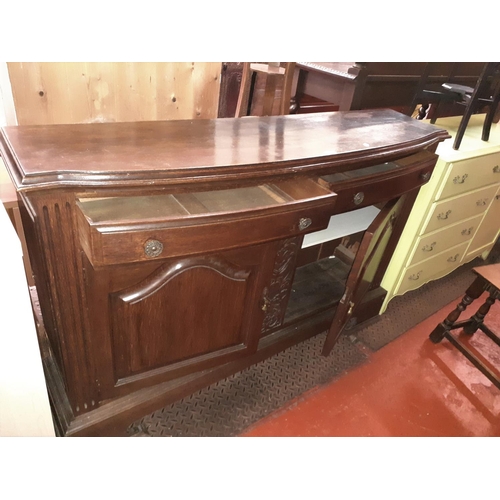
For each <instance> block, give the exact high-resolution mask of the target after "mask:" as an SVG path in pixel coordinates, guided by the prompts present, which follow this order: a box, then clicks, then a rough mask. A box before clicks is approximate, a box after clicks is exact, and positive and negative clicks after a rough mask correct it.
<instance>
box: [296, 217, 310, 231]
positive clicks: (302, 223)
mask: <svg viewBox="0 0 500 500" xmlns="http://www.w3.org/2000/svg"><path fill="white" fill-rule="evenodd" d="M311 224H312V220H311V219H310V218H309V217H303V218H302V219H300V220H299V230H300V231H304V229H307V228H308V227H309V226H310V225H311Z"/></svg>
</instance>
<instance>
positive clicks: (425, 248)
mask: <svg viewBox="0 0 500 500" xmlns="http://www.w3.org/2000/svg"><path fill="white" fill-rule="evenodd" d="M435 246H436V242H435V241H433V242H432V243H431V244H430V245H425V246H423V247H422V251H423V252H432V251H433V250H434V247H435Z"/></svg>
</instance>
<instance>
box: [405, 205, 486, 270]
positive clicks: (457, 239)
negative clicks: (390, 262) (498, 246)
mask: <svg viewBox="0 0 500 500" xmlns="http://www.w3.org/2000/svg"><path fill="white" fill-rule="evenodd" d="M482 218H483V215H482V214H480V215H477V216H476V217H474V218H472V219H467V220H464V221H462V222H459V223H458V224H454V225H452V226H448V227H446V228H444V229H442V230H439V231H434V232H432V233H430V234H427V235H426V236H422V237H420V238H419V239H418V240H417V244H416V245H415V249H414V252H413V256H412V257H411V261H410V263H409V264H408V266H412V265H413V264H416V263H417V262H421V261H423V260H425V259H429V258H430V257H433V256H434V255H437V254H439V253H441V252H443V251H445V250H446V249H447V248H451V247H453V246H455V245H458V244H460V243H464V242H466V241H470V240H471V238H473V236H474V234H475V232H476V230H477V228H478V227H479V225H480V224H481V220H482Z"/></svg>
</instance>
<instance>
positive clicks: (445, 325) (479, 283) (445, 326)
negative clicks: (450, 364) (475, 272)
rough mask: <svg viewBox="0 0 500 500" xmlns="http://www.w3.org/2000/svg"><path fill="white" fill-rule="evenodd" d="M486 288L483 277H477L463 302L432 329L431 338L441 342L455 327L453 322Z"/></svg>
mask: <svg viewBox="0 0 500 500" xmlns="http://www.w3.org/2000/svg"><path fill="white" fill-rule="evenodd" d="M483 290H484V281H483V279H482V278H481V277H477V278H476V279H475V280H474V282H473V283H472V285H471V286H470V287H469V288H467V290H466V292H465V295H464V297H463V299H462V300H461V302H460V303H459V304H458V305H457V307H455V309H454V310H453V311H451V313H450V314H448V316H447V317H446V319H445V320H444V321H443V322H442V323H439V324H438V325H437V326H436V328H434V330H432V332H431V334H430V335H429V338H430V339H431V340H432V342H434V343H435V344H437V343H439V342H441V340H443V338H444V336H445V334H446V333H447V332H449V331H450V330H451V328H452V327H453V324H454V323H455V321H457V319H458V318H459V317H460V315H461V314H462V312H463V311H465V309H467V306H469V305H470V304H471V303H472V302H473V301H474V300H476V299H477V298H478V297H479V296H480V295H481V294H482V293H483Z"/></svg>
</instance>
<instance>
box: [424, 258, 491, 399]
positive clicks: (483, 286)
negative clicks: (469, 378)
mask: <svg viewBox="0 0 500 500" xmlns="http://www.w3.org/2000/svg"><path fill="white" fill-rule="evenodd" d="M473 271H474V273H475V274H476V279H475V280H474V282H473V283H472V284H471V285H470V286H469V288H467V290H466V292H465V295H464V297H463V298H462V300H461V302H460V303H459V304H458V305H457V307H456V308H455V309H454V310H453V311H451V312H450V314H448V316H447V317H446V318H445V319H444V321H442V322H441V323H439V324H438V325H437V326H436V328H434V330H433V331H432V332H431V334H430V339H431V340H432V341H433V342H434V343H436V344H437V343H439V342H441V340H443V339H444V338H446V339H448V340H449V341H450V342H451V344H452V345H453V346H455V347H456V348H457V349H458V350H459V351H460V352H461V353H462V354H463V355H464V356H465V357H466V358H467V359H468V360H469V361H470V362H471V363H472V364H473V365H474V366H475V367H476V368H477V369H478V370H479V371H480V372H481V373H483V374H484V375H485V376H486V377H487V378H488V379H489V380H491V382H493V384H494V385H495V386H496V387H497V388H498V389H500V375H499V372H498V369H495V368H494V367H493V366H492V365H491V363H489V362H488V361H487V360H486V359H485V358H484V357H483V356H481V353H479V352H474V350H473V349H472V348H471V346H470V345H467V338H466V337H467V336H469V335H472V334H474V333H476V332H477V330H481V331H482V332H483V333H485V334H486V335H487V336H488V337H489V338H490V339H491V340H492V341H493V342H494V343H495V344H497V345H498V346H499V347H500V337H499V336H498V333H495V332H494V331H493V330H491V328H489V327H488V326H487V325H485V324H484V320H485V318H486V315H487V314H488V312H489V310H490V308H491V306H492V305H493V304H494V303H495V301H496V300H500V264H492V265H489V266H482V267H475V268H474V269H473ZM484 292H487V293H488V297H487V298H486V301H485V302H484V303H483V304H482V306H481V307H480V308H479V309H478V310H477V312H476V313H475V314H474V315H473V316H471V317H470V318H469V319H466V320H462V321H458V319H459V317H460V315H461V314H462V313H463V312H464V311H465V310H466V309H467V307H468V306H469V305H470V304H471V303H472V302H473V301H474V300H476V299H478V298H479V297H480V296H481V295H482V294H483V293H484ZM451 330H463V333H464V334H465V341H464V338H462V339H460V338H459V337H456V336H454V335H452V334H451Z"/></svg>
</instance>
